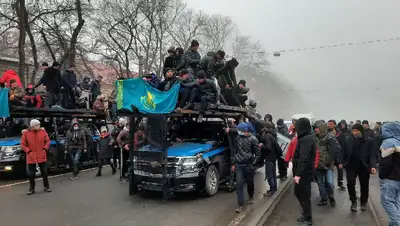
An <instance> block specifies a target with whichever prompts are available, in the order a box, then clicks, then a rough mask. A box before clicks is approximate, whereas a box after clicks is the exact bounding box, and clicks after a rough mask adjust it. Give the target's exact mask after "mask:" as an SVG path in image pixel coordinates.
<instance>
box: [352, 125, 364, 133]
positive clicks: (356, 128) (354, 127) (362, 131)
mask: <svg viewBox="0 0 400 226" xmlns="http://www.w3.org/2000/svg"><path fill="white" fill-rule="evenodd" d="M351 129H355V130H358V131H360V132H361V133H362V134H364V127H363V126H362V125H361V124H358V123H356V124H354V125H353V127H352V128H351Z"/></svg>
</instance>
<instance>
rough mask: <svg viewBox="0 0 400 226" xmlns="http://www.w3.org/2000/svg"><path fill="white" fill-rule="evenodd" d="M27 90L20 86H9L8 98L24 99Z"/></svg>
mask: <svg viewBox="0 0 400 226" xmlns="http://www.w3.org/2000/svg"><path fill="white" fill-rule="evenodd" d="M24 96H25V92H24V90H23V89H22V88H20V87H18V86H17V87H15V88H9V90H8V99H9V100H17V101H22V100H23V99H24Z"/></svg>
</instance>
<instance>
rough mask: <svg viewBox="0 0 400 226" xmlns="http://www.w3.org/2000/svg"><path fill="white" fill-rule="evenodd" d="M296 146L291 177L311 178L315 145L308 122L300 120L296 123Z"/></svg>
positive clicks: (304, 119) (313, 169)
mask: <svg viewBox="0 0 400 226" xmlns="http://www.w3.org/2000/svg"><path fill="white" fill-rule="evenodd" d="M296 131H297V145H296V150H295V151H294V156H293V175H294V176H299V177H303V176H312V175H313V174H314V172H315V165H314V164H315V156H316V143H315V139H314V136H313V135H312V134H311V125H310V121H309V120H308V119H306V118H301V119H299V120H297V122H296Z"/></svg>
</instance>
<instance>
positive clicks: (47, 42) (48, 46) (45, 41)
mask: <svg viewBox="0 0 400 226" xmlns="http://www.w3.org/2000/svg"><path fill="white" fill-rule="evenodd" d="M40 34H41V35H42V38H43V41H44V44H45V45H46V47H47V49H48V50H49V53H50V56H51V59H52V60H53V62H54V61H57V59H56V54H54V52H53V49H51V46H50V43H49V40H48V39H47V37H46V34H45V33H44V31H43V29H42V30H40Z"/></svg>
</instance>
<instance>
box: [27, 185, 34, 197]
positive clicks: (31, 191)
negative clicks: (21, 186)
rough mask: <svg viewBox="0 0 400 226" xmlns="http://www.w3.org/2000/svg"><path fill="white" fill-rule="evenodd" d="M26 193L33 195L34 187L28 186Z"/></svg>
mask: <svg viewBox="0 0 400 226" xmlns="http://www.w3.org/2000/svg"><path fill="white" fill-rule="evenodd" d="M26 194H27V195H33V194H35V188H32V187H31V188H29V190H28V192H27V193H26Z"/></svg>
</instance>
